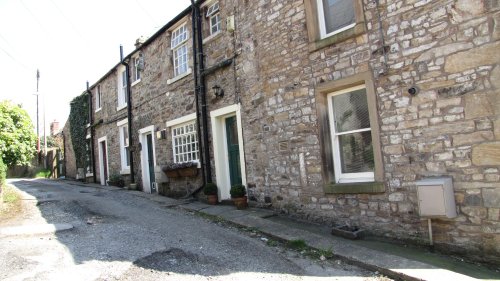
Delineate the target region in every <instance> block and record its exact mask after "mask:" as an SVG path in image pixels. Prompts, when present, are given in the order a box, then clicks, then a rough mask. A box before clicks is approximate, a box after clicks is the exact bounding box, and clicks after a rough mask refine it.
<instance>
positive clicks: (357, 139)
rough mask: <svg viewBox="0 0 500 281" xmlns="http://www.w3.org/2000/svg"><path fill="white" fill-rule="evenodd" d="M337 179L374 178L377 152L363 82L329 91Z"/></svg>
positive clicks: (337, 180) (350, 180) (366, 179)
mask: <svg viewBox="0 0 500 281" xmlns="http://www.w3.org/2000/svg"><path fill="white" fill-rule="evenodd" d="M327 99H328V115H329V119H330V132H331V139H332V147H333V160H334V163H333V164H334V172H335V182H337V183H345V182H368V181H374V168H375V161H374V153H373V145H372V129H371V126H370V117H369V108H368V101H367V96H366V88H365V86H364V85H361V86H356V87H352V88H348V89H345V90H341V91H337V92H333V93H330V94H328V96H327Z"/></svg>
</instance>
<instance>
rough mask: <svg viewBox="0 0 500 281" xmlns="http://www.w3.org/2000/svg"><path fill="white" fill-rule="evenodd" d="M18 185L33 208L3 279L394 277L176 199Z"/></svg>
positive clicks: (5, 258)
mask: <svg viewBox="0 0 500 281" xmlns="http://www.w3.org/2000/svg"><path fill="white" fill-rule="evenodd" d="M10 184H12V185H14V186H16V187H17V188H18V189H20V190H22V191H23V202H24V204H25V206H26V208H25V212H24V213H23V214H20V216H19V217H18V218H17V219H15V220H10V221H7V222H0V280H388V279H386V278H384V277H379V276H376V275H374V273H372V272H369V271H366V270H363V269H360V268H358V267H355V266H351V265H346V264H344V263H341V262H340V261H331V260H329V261H320V260H312V259H309V258H307V257H303V256H302V255H300V253H297V252H294V251H291V250H288V249H285V248H283V247H271V246H269V245H268V244H267V243H266V239H263V237H260V236H259V235H255V233H252V232H251V231H246V230H242V229H238V228H235V227H230V226H227V225H225V224H221V223H217V222H214V221H210V220H208V219H205V218H202V217H199V216H197V215H195V214H193V213H190V212H187V211H185V210H182V209H180V208H177V207H175V206H172V205H168V204H165V202H166V201H165V200H167V199H165V200H163V202H160V201H158V202H155V201H153V200H149V199H147V198H143V197H140V196H136V195H134V194H133V193H131V192H128V191H124V190H123V189H113V188H105V189H100V188H94V187H85V186H77V185H70V184H68V183H67V182H64V181H47V180H22V179H19V180H10ZM47 224H51V225H55V227H54V228H47V227H46V226H47ZM20 225H23V226H24V228H22V231H21V232H20V233H17V234H12V233H11V234H8V232H7V230H12V229H19V228H16V227H18V226H20ZM68 226H69V227H68ZM44 229H57V230H60V231H46V232H44V231H42V230H44ZM37 230H38V231H37ZM23 231H24V232H23Z"/></svg>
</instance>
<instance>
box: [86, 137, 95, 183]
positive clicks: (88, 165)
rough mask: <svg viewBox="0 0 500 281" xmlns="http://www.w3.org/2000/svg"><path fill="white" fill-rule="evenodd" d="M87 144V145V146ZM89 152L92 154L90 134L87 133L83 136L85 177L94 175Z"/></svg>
mask: <svg viewBox="0 0 500 281" xmlns="http://www.w3.org/2000/svg"><path fill="white" fill-rule="evenodd" d="M87 145H88V147H87ZM87 148H88V149H87ZM91 154H92V142H91V139H90V134H87V136H86V137H85V177H92V176H94V172H93V170H92V168H93V165H92V160H93V159H92V155H91ZM87 158H88V159H87ZM87 160H88V161H87Z"/></svg>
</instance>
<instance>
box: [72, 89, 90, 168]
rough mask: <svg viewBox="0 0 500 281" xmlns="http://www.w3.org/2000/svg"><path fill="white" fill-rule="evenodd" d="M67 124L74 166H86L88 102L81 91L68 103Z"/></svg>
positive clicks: (85, 95) (86, 96) (85, 94)
mask: <svg viewBox="0 0 500 281" xmlns="http://www.w3.org/2000/svg"><path fill="white" fill-rule="evenodd" d="M70 106H71V107H70V112H69V126H70V132H71V141H72V142H73V150H74V151H75V159H76V167H77V168H85V167H86V163H85V161H86V159H87V157H86V147H85V143H86V137H87V129H86V126H87V124H88V123H89V102H88V94H87V93H83V94H81V95H79V96H78V97H76V98H74V99H73V100H72V101H71V103H70Z"/></svg>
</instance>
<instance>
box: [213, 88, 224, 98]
mask: <svg viewBox="0 0 500 281" xmlns="http://www.w3.org/2000/svg"><path fill="white" fill-rule="evenodd" d="M212 90H213V92H214V95H215V97H217V98H222V97H223V96H224V90H223V89H222V88H221V87H219V85H215V86H213V87H212Z"/></svg>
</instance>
